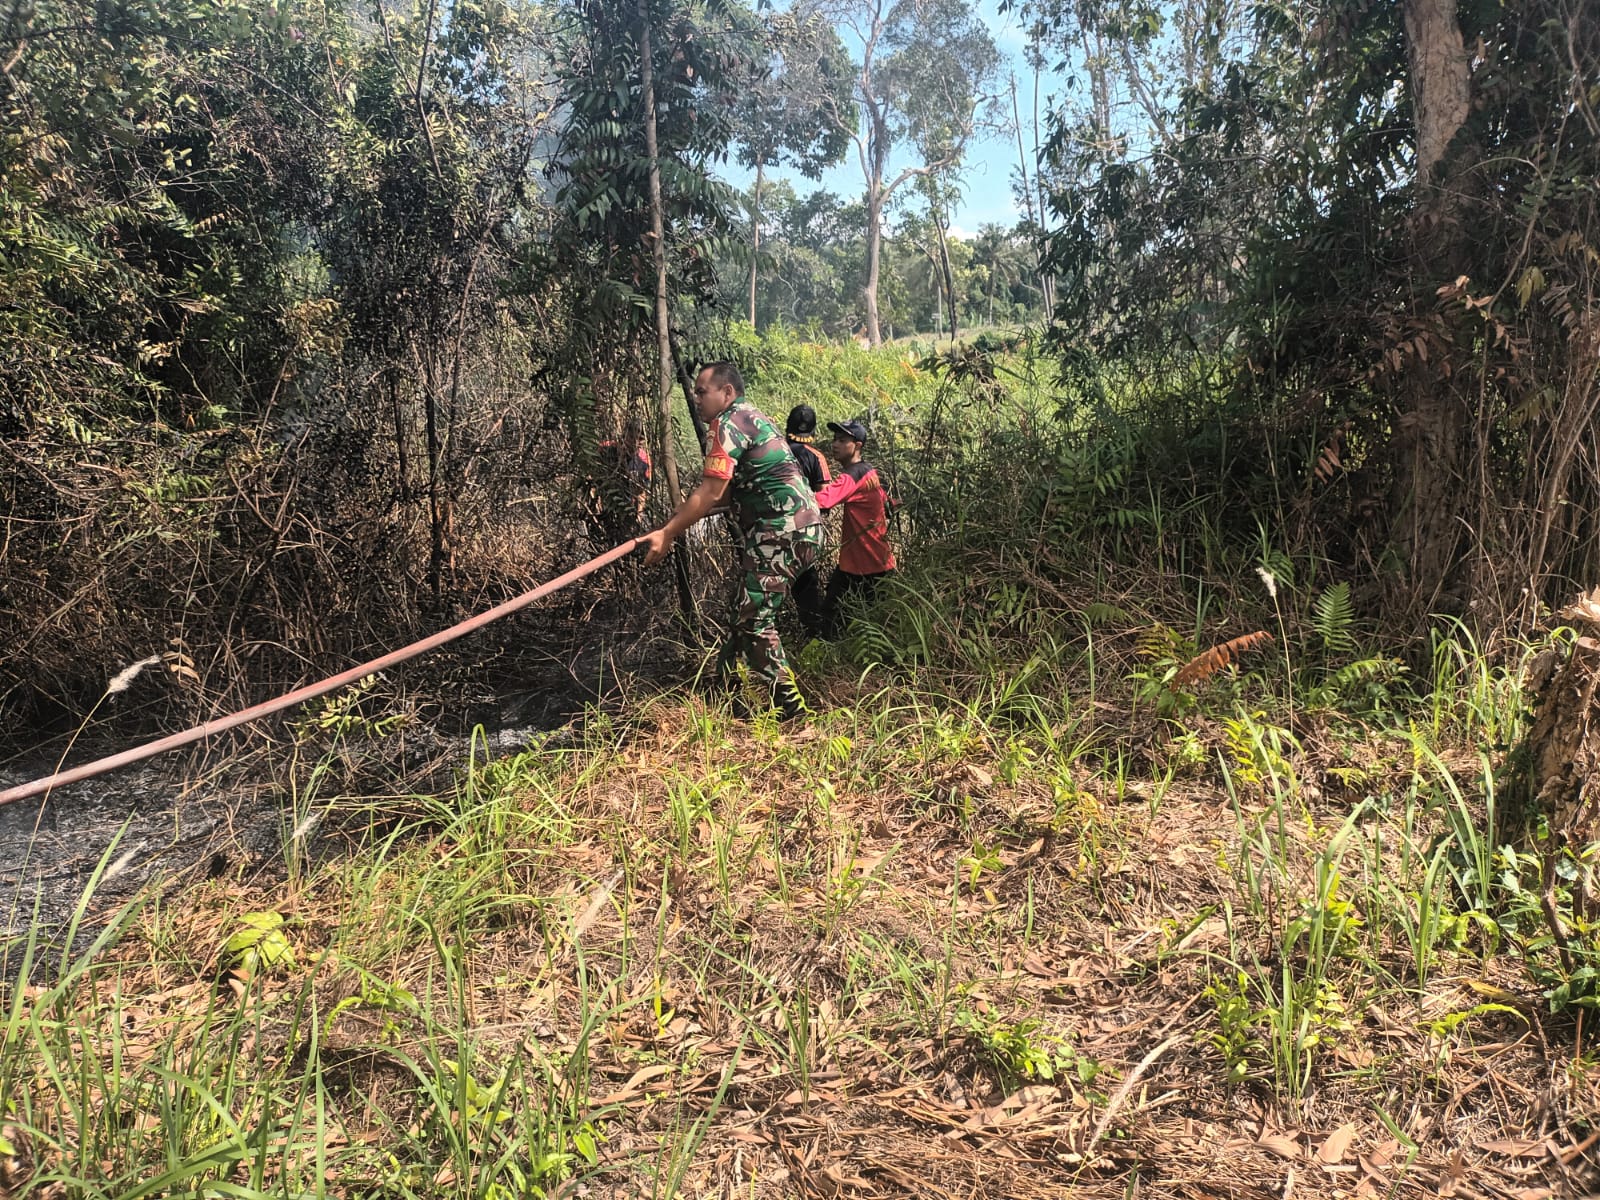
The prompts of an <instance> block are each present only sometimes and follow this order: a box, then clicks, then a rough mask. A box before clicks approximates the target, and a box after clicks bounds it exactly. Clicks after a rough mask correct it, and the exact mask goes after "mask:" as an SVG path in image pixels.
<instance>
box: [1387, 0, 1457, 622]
mask: <svg viewBox="0 0 1600 1200" xmlns="http://www.w3.org/2000/svg"><path fill="white" fill-rule="evenodd" d="M1401 18H1402V22H1403V26H1404V30H1405V45H1406V66H1407V75H1408V83H1409V85H1410V98H1411V111H1412V121H1413V125H1414V128H1415V132H1416V187H1417V193H1418V194H1417V198H1416V202H1415V208H1414V211H1413V214H1412V228H1413V230H1414V231H1415V233H1414V250H1413V255H1414V258H1413V270H1412V280H1413V282H1414V284H1415V285H1416V287H1415V289H1414V291H1415V294H1416V296H1417V301H1418V302H1419V305H1420V306H1426V305H1428V304H1429V303H1430V302H1431V300H1432V297H1433V295H1434V294H1435V292H1436V291H1437V289H1438V288H1439V287H1441V286H1443V285H1446V284H1448V283H1449V282H1450V281H1451V280H1453V279H1455V278H1457V277H1458V276H1459V275H1460V274H1462V273H1464V272H1467V271H1468V270H1469V269H1470V266H1471V264H1470V261H1469V257H1470V256H1469V254H1468V239H1470V238H1471V236H1472V234H1471V231H1470V229H1469V228H1468V226H1467V223H1466V221H1465V220H1464V211H1463V208H1464V205H1463V200H1464V197H1465V195H1466V192H1465V189H1466V188H1468V187H1470V186H1471V182H1470V167H1471V165H1472V161H1471V159H1472V155H1471V153H1470V152H1469V151H1468V150H1467V149H1466V148H1465V147H1459V146H1458V147H1456V148H1455V152H1454V153H1452V152H1451V151H1452V146H1451V143H1452V142H1453V141H1455V139H1456V137H1457V135H1458V134H1459V133H1460V132H1461V129H1462V127H1463V126H1464V125H1465V124H1466V121H1467V114H1468V109H1469V106H1470V103H1471V79H1470V75H1469V70H1468V52H1467V47H1466V41H1465V39H1464V37H1463V36H1462V31H1461V22H1460V19H1459V18H1458V17H1457V15H1456V4H1455V0H1405V3H1404V4H1403V5H1402V8H1401ZM1402 390H1403V392H1404V393H1405V396H1406V400H1405V404H1406V406H1407V408H1408V409H1409V412H1408V413H1407V415H1406V424H1405V426H1404V429H1405V434H1404V436H1405V438H1406V440H1407V442H1408V449H1409V451H1410V452H1409V453H1408V454H1405V455H1404V457H1402V459H1401V461H1400V464H1399V467H1400V469H1399V471H1398V472H1397V474H1396V491H1397V495H1396V509H1397V513H1398V516H1399V519H1398V522H1397V526H1396V530H1397V538H1396V541H1397V544H1398V545H1399V547H1400V548H1401V552H1402V554H1403V555H1404V556H1405V558H1406V559H1407V560H1408V565H1409V568H1410V571H1409V573H1410V577H1411V584H1412V587H1411V592H1412V595H1413V598H1414V599H1415V600H1416V601H1418V602H1419V603H1420V604H1421V605H1422V606H1423V608H1424V609H1425V610H1426V609H1431V608H1432V607H1434V601H1435V600H1436V599H1437V598H1438V597H1440V596H1441V595H1442V594H1446V593H1448V592H1450V591H1457V592H1459V587H1458V586H1457V581H1456V580H1455V578H1454V576H1455V573H1456V568H1457V566H1458V564H1460V563H1461V561H1462V559H1461V555H1460V554H1459V547H1460V545H1461V542H1462V539H1463V537H1464V535H1465V533H1466V530H1465V529H1464V528H1463V527H1462V522H1461V513H1460V507H1459V495H1460V489H1461V488H1462V487H1463V486H1466V485H1467V484H1468V482H1469V481H1468V479H1467V478H1466V463H1467V460H1468V455H1469V447H1468V445H1467V441H1468V438H1469V436H1470V430H1471V426H1472V417H1473V414H1472V412H1471V411H1470V408H1469V406H1468V402H1467V400H1466V398H1465V397H1464V396H1462V395H1461V394H1460V392H1459V385H1458V383H1457V381H1455V380H1454V379H1450V378H1445V377H1442V376H1441V375H1440V373H1439V370H1438V365H1437V363H1436V362H1435V363H1430V362H1428V361H1427V358H1426V357H1425V356H1417V357H1414V358H1412V359H1411V360H1410V362H1409V370H1408V371H1407V378H1406V379H1405V381H1404V382H1403V384H1402ZM1459 603H1460V597H1459V595H1457V596H1456V597H1454V601H1453V606H1456V605H1459Z"/></svg>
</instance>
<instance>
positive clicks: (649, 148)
mask: <svg viewBox="0 0 1600 1200" xmlns="http://www.w3.org/2000/svg"><path fill="white" fill-rule="evenodd" d="M639 83H640V87H641V90H642V91H643V93H644V146H645V153H646V154H647V155H649V158H650V233H651V239H650V240H651V255H652V257H653V258H654V259H655V268H656V349H657V352H658V355H659V357H658V359H657V361H656V400H657V402H658V404H659V406H660V413H661V442H660V449H661V454H660V459H661V470H662V472H663V473H664V474H665V475H666V477H667V497H668V499H669V500H671V502H672V508H673V511H674V512H676V511H677V509H678V506H679V505H681V504H682V503H683V490H682V489H681V488H680V487H679V486H678V452H677V448H676V446H675V444H674V443H675V439H674V438H673V436H672V433H673V422H672V376H673V373H674V372H673V366H672V325H671V322H670V319H669V318H668V316H667V237H666V221H665V218H664V217H663V216H662V205H661V159H660V154H659V151H658V149H657V146H658V143H657V140H656V84H655V64H654V62H653V60H652V59H651V49H650V9H649V6H648V2H647V0H639ZM672 565H673V574H674V576H676V578H677V582H678V605H679V607H680V608H681V609H682V610H683V616H684V619H685V620H686V621H688V622H689V623H690V625H691V626H692V625H693V624H694V622H695V609H694V593H693V592H692V591H691V590H690V587H689V560H688V558H687V556H685V554H684V552H683V543H682V542H681V541H680V542H677V543H675V544H674V546H673V552H672Z"/></svg>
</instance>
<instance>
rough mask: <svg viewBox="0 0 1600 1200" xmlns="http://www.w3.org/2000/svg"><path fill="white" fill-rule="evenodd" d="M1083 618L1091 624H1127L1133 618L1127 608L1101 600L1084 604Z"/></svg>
mask: <svg viewBox="0 0 1600 1200" xmlns="http://www.w3.org/2000/svg"><path fill="white" fill-rule="evenodd" d="M1083 619H1084V620H1085V621H1087V622H1088V623H1089V624H1091V625H1127V624H1129V623H1130V622H1131V621H1132V620H1133V618H1132V617H1130V616H1128V613H1127V611H1126V610H1125V609H1122V608H1118V607H1117V606H1116V605H1115V604H1107V603H1105V602H1103V601H1099V600H1097V601H1095V602H1094V603H1093V604H1089V605H1085V606H1084V610H1083Z"/></svg>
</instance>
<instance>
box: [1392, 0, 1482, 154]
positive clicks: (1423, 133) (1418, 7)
mask: <svg viewBox="0 0 1600 1200" xmlns="http://www.w3.org/2000/svg"><path fill="white" fill-rule="evenodd" d="M1402 15H1403V16H1404V18H1405V26H1406V64H1407V66H1408V67H1409V69H1410V74H1411V106H1412V110H1413V113H1414V116H1415V120H1416V123H1417V174H1418V176H1419V177H1420V178H1421V179H1422V181H1423V182H1424V183H1434V182H1437V180H1435V178H1434V175H1435V171H1436V169H1437V167H1438V166H1439V163H1440V161H1441V160H1442V159H1443V158H1444V154H1445V151H1446V150H1447V149H1448V148H1449V146H1450V141H1451V139H1452V138H1454V137H1455V135H1456V133H1457V132H1458V131H1459V130H1460V129H1461V126H1462V125H1463V124H1464V123H1465V122H1466V119H1467V108H1468V105H1469V103H1470V101H1471V91H1470V88H1471V81H1470V77H1469V75H1468V61H1467V47H1466V42H1465V40H1464V39H1463V38H1462V36H1461V26H1460V24H1459V23H1458V22H1457V20H1456V3H1455V0H1405V4H1404V6H1403V9H1402Z"/></svg>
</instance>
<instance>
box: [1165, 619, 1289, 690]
mask: <svg viewBox="0 0 1600 1200" xmlns="http://www.w3.org/2000/svg"><path fill="white" fill-rule="evenodd" d="M1271 640H1272V635H1271V634H1270V633H1268V632H1267V631H1266V630H1265V629H1258V630H1256V631H1255V632H1254V633H1245V634H1241V635H1240V636H1238V637H1236V638H1232V639H1231V640H1229V641H1226V642H1218V643H1217V644H1216V645H1215V646H1212V647H1211V648H1210V649H1208V650H1202V651H1201V652H1200V653H1199V654H1196V655H1195V656H1194V657H1193V658H1191V659H1190V660H1189V661H1188V662H1186V663H1184V664H1183V666H1181V667H1179V668H1178V673H1177V674H1176V675H1174V676H1173V677H1172V682H1171V683H1170V684H1168V685H1167V686H1168V687H1170V688H1171V689H1172V690H1173V691H1177V690H1178V689H1179V688H1181V687H1185V686H1187V685H1188V684H1191V683H1198V682H1200V681H1201V680H1202V679H1210V678H1211V677H1212V676H1213V675H1215V674H1216V673H1217V672H1218V671H1220V670H1222V668H1223V667H1226V666H1228V665H1229V664H1231V663H1233V662H1234V661H1236V660H1237V659H1238V658H1239V656H1240V655H1241V654H1245V653H1247V652H1248V651H1251V650H1257V649H1259V648H1260V647H1262V646H1265V645H1266V644H1267V643H1268V642H1270V641H1271Z"/></svg>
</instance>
